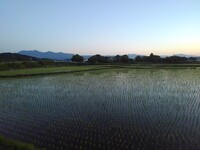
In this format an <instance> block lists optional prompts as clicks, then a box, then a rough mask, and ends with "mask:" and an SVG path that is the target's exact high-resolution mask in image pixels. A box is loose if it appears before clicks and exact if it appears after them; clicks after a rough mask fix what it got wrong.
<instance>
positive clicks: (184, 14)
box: [0, 0, 200, 55]
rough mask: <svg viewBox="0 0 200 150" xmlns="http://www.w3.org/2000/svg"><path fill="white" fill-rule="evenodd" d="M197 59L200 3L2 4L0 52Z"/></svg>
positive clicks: (47, 0)
mask: <svg viewBox="0 0 200 150" xmlns="http://www.w3.org/2000/svg"><path fill="white" fill-rule="evenodd" d="M22 49H28V50H34V49H37V50H41V51H49V50H50V51H57V52H58V51H62V52H71V53H79V54H96V53H100V54H104V55H110V54H130V53H137V54H149V53H151V52H153V53H155V54H169V55H171V54H177V53H186V54H197V55H200V1H199V0H1V1H0V52H8V51H9V52H17V51H19V50H22Z"/></svg>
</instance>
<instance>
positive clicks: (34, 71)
mask: <svg viewBox="0 0 200 150" xmlns="http://www.w3.org/2000/svg"><path fill="white" fill-rule="evenodd" d="M198 68H200V64H128V65H125V64H123V65H122V64H121V65H120V64H117V65H71V66H70V65H68V66H62V67H55V66H51V67H39V68H30V69H17V70H7V71H0V77H1V78H3V77H21V76H36V75H49V74H61V73H77V72H86V71H110V70H128V69H198Z"/></svg>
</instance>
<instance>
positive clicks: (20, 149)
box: [0, 135, 36, 150]
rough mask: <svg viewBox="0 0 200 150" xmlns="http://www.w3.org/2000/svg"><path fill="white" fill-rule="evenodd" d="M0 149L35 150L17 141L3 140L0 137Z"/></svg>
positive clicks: (0, 136)
mask: <svg viewBox="0 0 200 150" xmlns="http://www.w3.org/2000/svg"><path fill="white" fill-rule="evenodd" d="M0 149H2V150H36V148H35V147H34V146H33V145H31V144H26V143H21V142H19V141H14V140H10V139H6V138H4V137H3V136H2V135H0Z"/></svg>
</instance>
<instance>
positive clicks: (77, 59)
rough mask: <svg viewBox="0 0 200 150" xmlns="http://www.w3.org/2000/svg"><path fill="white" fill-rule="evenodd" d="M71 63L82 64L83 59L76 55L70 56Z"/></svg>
mask: <svg viewBox="0 0 200 150" xmlns="http://www.w3.org/2000/svg"><path fill="white" fill-rule="evenodd" d="M71 61H73V62H83V57H82V56H80V55H78V54H76V55H74V56H72V59H71Z"/></svg>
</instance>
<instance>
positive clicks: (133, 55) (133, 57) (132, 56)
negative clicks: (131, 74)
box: [128, 54, 144, 59]
mask: <svg viewBox="0 0 200 150" xmlns="http://www.w3.org/2000/svg"><path fill="white" fill-rule="evenodd" d="M137 56H144V55H138V54H128V57H129V58H132V59H135V57H137Z"/></svg>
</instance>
